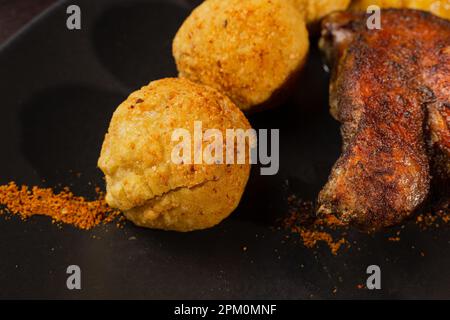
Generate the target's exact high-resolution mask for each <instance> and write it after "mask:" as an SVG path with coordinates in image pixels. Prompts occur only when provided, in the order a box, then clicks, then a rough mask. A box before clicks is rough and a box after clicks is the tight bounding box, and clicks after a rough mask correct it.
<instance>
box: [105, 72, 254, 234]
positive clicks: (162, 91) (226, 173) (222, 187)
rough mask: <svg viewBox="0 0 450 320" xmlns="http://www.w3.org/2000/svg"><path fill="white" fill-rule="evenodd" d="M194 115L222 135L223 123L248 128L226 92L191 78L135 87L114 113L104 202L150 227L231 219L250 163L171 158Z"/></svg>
mask: <svg viewBox="0 0 450 320" xmlns="http://www.w3.org/2000/svg"><path fill="white" fill-rule="evenodd" d="M195 121H201V122H202V129H203V131H205V130H206V129H218V130H220V131H221V132H223V136H224V137H225V130H226V129H233V128H240V129H244V130H247V129H250V128H251V127H250V124H249V123H248V121H247V119H246V118H245V116H244V115H243V114H242V112H241V111H240V110H239V108H237V107H236V106H235V105H234V104H233V103H232V102H231V100H230V99H229V98H227V97H226V96H224V95H223V94H221V93H220V92H218V91H217V90H215V89H212V88H210V87H207V86H204V85H200V84H195V83H193V82H190V81H189V80H186V79H172V78H169V79H163V80H158V81H154V82H151V83H150V84H149V85H148V86H145V87H143V88H142V89H140V90H138V91H136V92H134V93H132V94H131V95H130V96H129V97H128V99H127V100H126V101H124V102H123V103H122V104H121V105H120V106H119V107H118V108H117V110H116V111H115V112H114V115H113V117H112V120H111V124H110V127H109V130H108V133H107V134H106V137H105V141H104V143H103V147H102V151H101V155H100V158H99V161H98V165H99V167H100V169H101V170H102V171H103V172H104V174H105V176H106V184H107V195H106V201H107V203H108V204H109V205H110V206H112V207H114V208H118V209H120V210H122V211H124V214H125V216H126V217H127V218H128V219H130V220H131V221H133V222H134V223H135V224H137V225H139V226H144V227H149V228H158V229H166V230H177V231H190V230H196V229H203V228H208V227H211V226H214V225H216V224H217V223H219V222H220V221H222V220H223V219H224V218H226V217H227V216H228V215H229V214H230V213H231V212H232V211H233V210H234V209H235V208H236V207H237V205H238V203H239V201H240V198H241V196H242V193H243V191H244V188H245V185H246V183H247V180H248V177H249V171H250V164H249V161H246V163H245V164H242V165H238V164H230V165H227V164H205V163H202V164H189V163H184V164H176V163H174V162H173V161H172V152H173V150H174V147H175V146H176V145H177V144H178V143H179V141H176V140H175V141H172V140H173V139H172V134H173V132H174V130H175V129H177V128H182V129H186V130H187V131H189V132H190V133H191V136H192V137H193V130H194V122H195ZM192 144H194V143H193V142H192ZM209 144H210V143H207V142H203V143H202V144H201V146H202V147H206V146H207V145H209ZM224 150H225V143H224ZM247 151H248V149H247ZM192 152H193V151H192ZM235 152H236V150H235Z"/></svg>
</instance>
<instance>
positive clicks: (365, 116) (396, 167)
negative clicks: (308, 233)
mask: <svg viewBox="0 0 450 320" xmlns="http://www.w3.org/2000/svg"><path fill="white" fill-rule="evenodd" d="M366 21H367V16H366V15H363V14H356V13H335V14H332V15H330V16H329V17H328V18H326V19H325V20H324V22H323V30H322V38H321V42H320V45H321V49H322V50H323V52H324V53H325V57H326V58H327V59H328V60H329V61H328V62H329V65H331V68H332V79H331V84H330V107H331V114H332V115H333V116H334V117H335V118H336V119H337V120H338V121H340V122H341V123H342V126H341V133H342V137H343V150H342V155H341V157H340V158H339V159H338V161H337V162H336V164H335V165H334V167H333V169H332V172H331V175H330V177H329V180H328V182H327V184H326V185H325V187H324V188H323V190H322V191H321V192H320V194H319V199H318V202H319V205H320V206H319V212H320V213H331V212H333V213H335V214H337V215H338V216H339V217H340V218H341V219H342V220H344V221H348V222H351V223H354V224H356V225H358V226H360V227H361V228H364V229H369V230H377V229H380V228H382V227H386V226H391V225H394V224H396V223H399V222H400V221H402V220H403V219H404V218H405V217H407V216H409V215H410V214H411V213H412V212H414V211H415V210H416V209H417V208H418V207H419V206H420V205H421V204H422V203H423V202H424V200H425V199H426V197H427V195H428V192H429V187H430V169H429V154H428V149H427V142H430V141H431V142H430V143H431V144H433V146H434V148H435V149H439V150H442V151H443V152H444V156H443V160H442V161H440V162H443V163H445V164H447V165H448V159H449V158H448V157H447V156H445V154H446V153H445V152H446V151H445V150H447V151H448V149H445V148H446V147H448V143H449V140H448V133H449V130H448V127H449V125H448V120H449V118H448V102H449V100H450V93H449V79H450V73H449V72H448V71H449V55H448V53H449V52H448V51H449V45H450V23H449V22H448V21H445V20H442V19H439V18H437V17H435V16H433V15H431V14H427V13H424V12H421V11H415V10H394V9H391V10H384V11H382V13H381V26H382V29H381V30H376V29H375V30H368V29H367V27H366ZM427 121H429V123H428V124H429V126H428V127H429V128H428V130H427V126H426V124H427ZM430 132H431V133H430ZM430 134H431V135H434V140H433V139H430V137H429V136H430ZM444 166H445V165H444Z"/></svg>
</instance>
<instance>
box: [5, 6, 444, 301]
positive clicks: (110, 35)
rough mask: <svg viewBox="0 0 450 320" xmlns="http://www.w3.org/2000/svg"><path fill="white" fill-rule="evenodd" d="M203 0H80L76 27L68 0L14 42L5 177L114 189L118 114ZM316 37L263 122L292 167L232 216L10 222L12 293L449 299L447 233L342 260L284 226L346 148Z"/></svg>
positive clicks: (167, 55)
mask: <svg viewBox="0 0 450 320" xmlns="http://www.w3.org/2000/svg"><path fill="white" fill-rule="evenodd" d="M192 2H193V1H182V0H166V1H162V0H160V1H156V0H155V1H150V0H149V1H130V0H127V1H125V0H124V1H116V0H114V1H111V0H95V1H92V0H86V1H70V4H72V3H77V4H79V5H80V7H81V9H82V30H81V31H69V30H68V29H67V28H66V18H67V14H66V7H67V5H68V4H69V3H66V2H61V3H58V4H57V5H56V6H54V7H53V8H52V9H51V10H49V11H48V12H46V14H44V15H42V16H41V17H40V18H38V19H37V20H35V21H34V22H33V23H31V24H30V25H29V26H28V27H27V28H26V29H25V30H24V31H22V32H21V33H19V34H18V35H17V36H16V37H15V38H14V39H12V41H10V42H8V43H7V44H6V45H4V46H3V47H2V48H1V49H0V88H1V89H0V90H1V104H0V141H1V147H2V150H3V151H2V156H1V157H0V170H1V171H0V172H1V173H0V177H1V178H0V179H1V181H0V182H1V183H6V182H8V181H9V180H16V181H18V182H19V183H26V184H29V185H32V184H39V185H45V186H55V185H58V184H62V185H71V186H72V189H73V190H74V191H75V192H76V193H79V194H82V195H86V196H89V195H92V192H93V186H92V185H90V184H89V183H90V182H91V183H93V184H98V185H101V186H103V180H102V175H101V172H100V171H99V170H98V169H97V168H96V161H97V157H98V154H99V151H100V146H101V142H102V139H103V135H104V133H105V131H106V129H107V126H108V122H109V119H110V117H111V114H112V112H113V110H114V109H115V107H116V106H117V105H118V104H119V103H120V102H121V101H122V100H123V99H125V97H126V96H127V95H128V94H129V93H130V92H131V91H132V90H135V89H137V88H139V87H140V86H142V85H144V84H146V83H148V82H149V81H151V80H155V79H158V78H161V77H167V76H175V75H176V69H175V66H174V62H173V59H172V57H171V40H172V37H173V36H174V33H175V32H176V30H177V28H178V27H179V25H180V24H181V22H182V21H183V19H184V18H185V17H186V16H187V15H188V14H189V12H190V10H192V6H193V4H192ZM194 2H195V1H194ZM197 2H198V1H197ZM315 47H316V43H315V42H314V43H313V48H312V54H311V57H310V59H309V61H308V64H307V66H306V71H305V79H307V80H306V81H305V80H304V81H303V83H302V84H301V85H300V86H299V87H298V88H297V90H296V93H295V94H294V96H292V97H291V98H290V100H289V101H288V102H287V103H286V104H285V105H284V106H282V107H281V108H279V109H277V110H271V111H267V112H264V113H260V114H257V115H254V116H252V117H251V118H250V120H251V122H252V124H253V125H254V127H255V128H279V129H280V134H281V151H280V153H281V154H280V160H281V168H280V172H279V173H278V175H276V176H260V175H259V174H258V172H257V171H258V170H256V169H257V168H254V170H253V172H252V176H251V178H250V181H249V184H248V187H247V190H246V193H245V195H244V197H243V200H242V202H241V204H240V206H239V208H238V210H236V212H234V214H233V215H232V217H231V218H229V219H227V220H226V221H224V222H223V223H222V224H220V225H219V226H217V227H215V228H212V229H210V230H205V231H201V232H193V233H188V234H182V233H174V232H163V231H155V230H147V229H141V228H137V227H135V226H133V225H132V224H130V223H129V224H127V225H126V226H125V228H124V229H117V228H116V227H115V226H114V225H109V226H105V227H99V228H96V229H94V230H92V231H80V230H76V229H74V228H73V227H71V226H63V227H62V228H58V227H57V226H55V225H53V224H52V223H51V222H50V221H49V219H48V218H45V217H33V218H32V219H30V221H28V222H22V221H20V219H18V218H15V217H14V218H12V219H10V220H5V219H3V218H0V288H2V290H0V297H1V298H180V299H187V298H193V299H195V298H227V299H228V298H277V299H283V298H335V297H336V298H380V297H382V298H450V255H449V254H448V252H449V243H450V238H449V235H448V229H445V228H441V229H439V230H437V231H428V232H420V231H419V230H418V228H417V227H416V226H415V225H414V224H409V225H407V227H406V228H405V230H403V232H402V235H401V238H402V239H401V241H400V242H398V243H397V242H395V243H394V242H389V241H387V240H386V239H387V236H388V235H387V234H378V235H376V236H372V237H371V236H367V235H364V234H360V233H358V232H357V231H352V232H351V233H350V235H349V238H350V239H351V240H352V241H353V240H355V241H357V244H356V245H354V246H353V247H352V248H351V249H349V250H346V251H343V252H342V253H341V254H339V255H338V256H337V257H335V256H333V255H331V254H330V252H329V250H328V249H327V248H325V247H319V249H317V250H310V249H306V248H304V247H303V246H302V245H300V244H298V243H296V242H295V241H293V240H287V241H286V239H285V238H284V237H285V235H286V233H285V232H283V231H280V230H277V229H276V228H274V226H275V225H276V223H275V221H276V219H278V218H280V217H282V216H283V215H284V214H285V213H286V212H287V202H286V197H287V196H288V195H289V194H291V193H295V194H297V195H298V196H300V197H302V198H304V199H314V198H315V197H316V196H317V193H318V191H319V190H320V188H321V186H322V185H323V184H324V183H325V181H326V179H327V176H328V173H329V171H330V168H331V166H332V164H333V163H334V161H335V160H336V159H337V157H338V155H339V150H340V136H339V125H338V123H337V122H335V121H334V120H332V118H331V117H330V116H329V114H328V106H327V99H328V96H327V91H328V90H327V86H328V76H327V74H326V73H325V72H324V71H323V69H322V66H321V62H320V58H319V54H318V52H317V50H316V49H315ZM77 172H80V173H82V174H81V176H80V177H77V176H76V174H75V173H77ZM42 179H45V182H42ZM388 233H390V234H392V231H389V232H388ZM243 247H247V250H246V251H244V250H243V249H242V248H243ZM421 252H423V253H425V256H422V255H421V254H420V253H421ZM70 264H76V265H79V266H80V267H81V270H82V288H83V289H82V290H81V291H76V290H74V291H69V290H67V288H66V277H67V275H66V268H67V266H68V265H70ZM372 264H376V265H379V266H380V267H381V271H382V290H378V291H377V290H375V291H370V290H366V289H358V288H357V285H359V284H365V281H366V278H367V275H366V268H367V266H369V265H372Z"/></svg>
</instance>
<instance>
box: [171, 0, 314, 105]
mask: <svg viewBox="0 0 450 320" xmlns="http://www.w3.org/2000/svg"><path fill="white" fill-rule="evenodd" d="M308 48H309V42H308V33H307V30H306V26H305V22H304V18H303V15H302V14H301V13H300V12H299V11H298V10H295V8H294V6H293V4H292V3H291V2H290V1H286V0H245V1H242V0H227V1H223V0H207V1H205V2H203V3H202V4H201V5H200V6H198V7H197V8H196V9H195V10H194V11H193V12H192V14H191V15H190V16H189V17H188V18H187V19H186V20H185V22H184V23H183V25H182V26H181V28H180V29H179V30H178V32H177V34H176V36H175V39H174V41H173V55H174V58H175V61H176V64H177V68H178V71H179V76H180V77H184V78H188V79H191V80H193V81H195V82H200V83H204V84H207V85H209V86H211V87H214V88H216V89H219V90H220V91H222V92H223V93H225V94H226V95H227V96H228V97H230V98H231V100H232V101H234V102H235V103H236V105H237V106H238V107H239V108H241V109H242V110H244V111H250V110H252V111H255V110H259V109H261V108H263V107H265V106H268V105H271V104H272V103H273V102H274V101H279V99H278V98H279V97H280V94H279V93H280V92H284V90H283V89H286V88H287V87H289V85H288V84H291V83H292V81H291V80H292V79H295V76H296V75H298V72H299V70H300V69H301V67H302V65H303V63H304V62H305V59H306V55H307V52H308ZM277 93H278V94H277Z"/></svg>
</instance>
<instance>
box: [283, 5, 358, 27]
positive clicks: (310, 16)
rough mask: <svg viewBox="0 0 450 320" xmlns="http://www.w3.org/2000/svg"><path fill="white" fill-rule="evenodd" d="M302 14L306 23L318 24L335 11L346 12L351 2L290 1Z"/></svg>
mask: <svg viewBox="0 0 450 320" xmlns="http://www.w3.org/2000/svg"><path fill="white" fill-rule="evenodd" d="M290 1H293V3H294V5H295V6H296V8H297V9H298V10H300V12H301V13H303V14H304V16H305V20H306V23H308V24H316V23H318V22H319V21H320V20H321V19H322V18H323V17H325V16H326V15H328V14H330V13H331V12H333V11H338V10H345V9H347V7H348V6H349V4H350V2H351V0H290Z"/></svg>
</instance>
